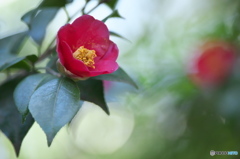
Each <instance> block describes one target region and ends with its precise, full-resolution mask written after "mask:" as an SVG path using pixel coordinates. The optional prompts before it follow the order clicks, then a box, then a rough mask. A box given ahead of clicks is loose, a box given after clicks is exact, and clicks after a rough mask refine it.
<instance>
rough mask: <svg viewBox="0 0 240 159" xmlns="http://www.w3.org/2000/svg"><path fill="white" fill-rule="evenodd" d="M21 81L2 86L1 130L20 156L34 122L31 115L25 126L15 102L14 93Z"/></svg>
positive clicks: (0, 106)
mask: <svg viewBox="0 0 240 159" xmlns="http://www.w3.org/2000/svg"><path fill="white" fill-rule="evenodd" d="M20 80H21V79H15V80H12V81H9V82H7V83H5V84H4V85H2V86H0V92H1V93H0V103H1V104H0V129H1V130H2V132H3V133H4V134H5V135H6V136H7V137H8V138H9V139H10V141H11V142H12V144H13V146H14V149H15V152H16V154H17V155H18V154H19V151H20V147H21V144H22V141H23V138H24V137H25V135H26V134H27V132H28V130H29V129H30V128H31V126H32V124H33V122H34V120H33V118H32V117H31V116H30V115H29V116H28V117H27V120H26V122H25V123H24V124H22V122H21V116H20V114H19V112H18V110H17V108H16V106H15V104H14V101H13V91H14V89H15V87H16V85H17V84H18V83H19V81H20Z"/></svg>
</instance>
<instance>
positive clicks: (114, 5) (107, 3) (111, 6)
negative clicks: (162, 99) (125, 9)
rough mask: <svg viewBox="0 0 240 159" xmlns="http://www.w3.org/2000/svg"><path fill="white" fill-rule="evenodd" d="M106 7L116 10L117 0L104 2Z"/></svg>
mask: <svg viewBox="0 0 240 159" xmlns="http://www.w3.org/2000/svg"><path fill="white" fill-rule="evenodd" d="M104 3H105V4H106V5H107V6H109V7H110V8H111V9H112V10H114V9H115V8H116V5H117V3H118V0H105V2H104Z"/></svg>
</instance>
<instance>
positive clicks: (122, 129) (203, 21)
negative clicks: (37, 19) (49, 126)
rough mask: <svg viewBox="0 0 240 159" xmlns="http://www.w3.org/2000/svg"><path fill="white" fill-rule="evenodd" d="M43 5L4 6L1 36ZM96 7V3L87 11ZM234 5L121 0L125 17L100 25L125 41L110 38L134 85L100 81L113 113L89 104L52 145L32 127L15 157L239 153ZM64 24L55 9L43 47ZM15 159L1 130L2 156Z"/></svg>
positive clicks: (220, 0) (214, 0)
mask: <svg viewBox="0 0 240 159" xmlns="http://www.w3.org/2000/svg"><path fill="white" fill-rule="evenodd" d="M39 3H40V0H21V1H20V0H8V1H5V0H0V9H1V15H0V38H3V37H5V36H8V35H11V34H13V33H16V32H19V31H23V30H26V29H27V26H26V25H25V24H24V23H23V22H21V20H20V19H21V16H22V15H23V14H25V13H26V12H27V11H29V10H31V9H33V8H34V7H36V6H37V5H38V4H39ZM96 4H97V1H96V0H92V1H91V2H90V4H89V6H88V7H89V8H86V9H91V8H92V7H94V6H95V5H96ZM83 5H84V1H83V0H74V2H73V3H71V4H69V5H67V8H66V9H67V10H68V11H69V14H70V15H72V14H74V13H75V12H76V11H77V10H78V9H79V8H80V7H82V6H83ZM239 7H240V2H239V1H238V0H232V1H228V0H211V1H209V0H201V1H200V0H199V1H197V0H168V1H167V0H152V1H139V0H131V1H128V0H119V3H118V5H117V8H118V10H119V13H120V15H122V16H123V17H124V19H118V18H112V19H109V20H108V21H107V22H106V25H107V26H108V28H109V30H111V31H114V32H116V33H119V34H120V35H122V36H123V37H125V38H127V39H128V40H123V39H120V38H116V37H112V38H111V39H112V40H113V41H114V42H115V43H116V44H117V45H118V47H119V50H120V56H119V59H118V63H119V65H120V66H122V67H123V68H124V70H126V72H127V73H128V74H129V75H130V76H131V77H132V78H133V79H134V81H136V83H137V84H138V86H139V89H138V90H136V89H134V88H132V87H131V86H129V85H127V84H122V83H116V82H105V93H106V95H105V98H106V100H107V102H108V104H109V108H110V112H111V115H110V116H107V115H106V114H105V113H104V112H103V111H102V110H101V109H100V108H99V107H97V106H95V105H93V104H91V103H88V102H85V103H84V104H83V106H82V108H81V109H80V111H79V112H78V114H77V115H76V117H75V118H74V120H73V121H72V123H71V124H70V125H69V126H66V127H64V128H62V129H61V131H60V132H59V133H58V134H57V136H56V137H55V139H54V141H53V144H52V146H51V147H50V148H48V147H47V141H46V137H45V134H44V133H43V131H42V130H41V128H40V127H39V125H38V124H36V123H35V124H34V125H33V127H32V128H31V129H30V131H29V133H28V135H27V136H26V137H25V139H24V141H23V144H22V148H21V151H20V156H19V159H43V158H44V159H67V158H69V159H161V158H162V159H176V158H180V159H181V158H182V159H198V158H199V159H200V158H201V159H202V158H204V159H205V158H206V159H207V158H212V156H210V151H211V150H215V151H238V153H239V152H240V136H239V134H240V115H239V114H240V98H239V95H240V71H239V69H238V68H239V65H240V63H239V61H240V60H239V53H238V52H239V51H238V50H239V44H240V43H239V33H240V32H239V31H240V30H239V29H240V25H239V22H240V19H239V13H240V10H239ZM110 13H111V10H110V9H109V8H108V7H107V6H104V5H101V6H100V7H99V8H98V9H96V10H95V11H93V12H92V13H91V15H93V16H94V17H95V18H96V19H99V20H102V19H104V18H105V17H106V16H107V15H108V14H110ZM79 15H80V14H79ZM79 15H76V17H77V16H79ZM66 19H67V17H66V15H65V13H64V11H63V10H60V11H59V13H58V15H57V17H56V18H55V19H54V20H53V21H52V22H51V23H50V25H49V26H48V29H47V34H46V38H45V40H44V42H43V48H42V49H44V47H45V48H46V47H47V45H48V44H49V42H50V41H51V40H52V39H53V38H54V37H55V35H56V33H57V31H58V29H59V28H60V27H61V26H62V25H64V23H65V21H66ZM29 52H31V53H36V54H37V49H36V47H35V44H34V43H33V42H32V41H31V39H28V40H27V42H26V45H25V46H24V47H23V48H22V50H21V53H20V54H21V55H24V54H26V53H29ZM0 77H1V78H4V74H3V73H0ZM0 80H1V79H0ZM1 93H2V92H1ZM217 157H218V158H226V159H238V158H239V155H237V156H226V155H225V156H217ZM15 158H16V157H15V154H14V150H13V147H12V146H11V143H10V142H9V141H8V139H7V138H6V137H5V136H4V135H3V134H2V133H0V159H15Z"/></svg>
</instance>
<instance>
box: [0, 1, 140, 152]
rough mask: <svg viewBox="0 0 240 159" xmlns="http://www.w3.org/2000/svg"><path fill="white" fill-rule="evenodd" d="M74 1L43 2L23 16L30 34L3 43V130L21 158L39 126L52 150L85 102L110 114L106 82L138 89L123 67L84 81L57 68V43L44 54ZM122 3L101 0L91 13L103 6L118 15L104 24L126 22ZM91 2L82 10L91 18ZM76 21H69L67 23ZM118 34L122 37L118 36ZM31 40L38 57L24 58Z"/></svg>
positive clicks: (0, 53)
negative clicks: (54, 25) (52, 30)
mask: <svg viewBox="0 0 240 159" xmlns="http://www.w3.org/2000/svg"><path fill="white" fill-rule="evenodd" d="M71 2H72V0H53V1H49V0H43V1H42V3H41V4H40V5H39V6H38V7H36V8H35V9H33V10H30V11H29V12H27V13H26V14H24V15H23V16H22V18H21V20H22V21H23V22H24V23H26V25H27V26H28V30H27V31H24V32H20V33H17V34H13V35H9V36H7V37H5V38H2V39H0V48H1V49H0V57H1V58H0V71H1V73H3V74H6V76H7V78H6V79H5V80H4V81H2V83H0V92H1V94H0V103H1V104H0V119H1V120H0V129H1V131H2V132H3V133H4V134H5V135H6V136H7V137H8V138H9V139H10V141H11V142H12V144H13V146H14V148H15V151H16V154H17V155H18V154H19V151H20V146H21V143H22V141H23V139H24V136H25V135H26V134H27V132H28V130H29V129H30V128H31V126H32V124H33V122H34V121H36V122H37V123H38V124H39V125H40V126H41V128H42V129H43V131H44V132H45V134H46V136H47V141H48V145H49V146H50V145H51V143H52V141H53V139H54V137H55V135H56V134H57V133H58V131H59V130H60V129H61V128H62V127H63V126H65V125H67V124H68V123H70V122H71V120H72V119H73V118H74V116H75V114H76V113H77V112H78V110H79V109H80V108H81V104H82V102H83V101H90V102H93V103H95V104H96V105H98V106H100V107H101V108H102V109H103V111H105V112H106V113H107V114H110V113H111V112H109V109H108V106H107V103H106V101H105V98H104V87H103V80H110V81H119V82H126V83H129V84H131V85H133V86H134V87H136V88H137V86H136V84H135V83H134V81H133V80H132V79H131V78H130V77H129V76H128V75H127V73H126V72H124V71H123V70H122V69H121V68H119V70H117V71H116V72H114V73H112V74H108V75H100V76H96V77H92V78H89V79H87V80H83V81H76V80H75V79H71V78H69V77H65V76H64V75H61V74H60V73H61V72H60V73H58V70H57V67H56V61H57V59H58V57H57V56H56V52H55V50H56V44H55V43H54V42H55V39H53V41H52V42H51V43H50V44H49V46H48V47H47V49H46V50H45V51H44V52H41V47H42V44H43V40H44V39H45V36H46V29H47V27H48V25H49V23H51V21H52V20H53V19H54V18H55V16H56V15H57V13H58V11H59V10H60V9H62V8H64V9H65V11H66V14H67V16H69V14H68V12H67V10H66V8H65V7H66V5H67V4H68V3H71ZM117 2H118V1H117V0H104V1H99V3H98V5H97V6H95V7H94V8H93V9H92V10H94V9H95V8H97V7H98V6H99V5H100V4H104V5H107V6H109V7H110V8H111V9H112V10H113V11H112V14H110V15H109V16H107V17H106V18H105V20H107V19H109V18H113V17H121V16H120V14H119V13H118V11H117V10H116V9H115V8H116V4H117ZM88 3H89V0H86V4H85V6H83V8H79V9H80V11H83V12H82V13H83V14H90V12H91V11H92V10H91V11H90V12H88V13H85V11H84V9H85V7H86V5H87V4H88ZM71 20H72V18H71V17H69V18H68V21H67V22H66V23H68V22H69V21H71ZM105 20H104V21H105ZM115 35H117V36H118V37H120V38H121V36H119V35H118V34H117V33H115ZM28 38H31V39H32V40H33V41H34V42H35V43H36V44H37V45H36V47H37V50H38V51H39V52H38V55H35V54H28V55H26V56H19V55H18V54H19V52H20V51H21V49H22V47H23V46H24V45H25V43H24V42H25V39H28ZM47 58H50V59H51V60H50V61H49V62H48V63H47V64H46V67H44V68H42V67H41V68H39V67H38V65H37V64H38V63H41V62H42V61H44V60H45V59H47ZM42 69H44V70H45V73H44V72H43V71H42ZM21 116H22V117H21Z"/></svg>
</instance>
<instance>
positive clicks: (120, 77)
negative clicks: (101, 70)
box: [93, 67, 138, 88]
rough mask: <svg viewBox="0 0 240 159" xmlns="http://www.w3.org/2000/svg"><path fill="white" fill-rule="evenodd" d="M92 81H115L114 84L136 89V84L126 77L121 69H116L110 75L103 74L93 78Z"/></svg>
mask: <svg viewBox="0 0 240 159" xmlns="http://www.w3.org/2000/svg"><path fill="white" fill-rule="evenodd" d="M93 78H94V79H99V80H106V81H116V82H124V83H128V84H131V85H132V86H134V87H135V88H138V86H137V85H136V83H135V82H134V81H133V80H132V79H131V78H130V77H129V76H128V74H127V73H126V72H125V71H124V70H123V69H122V68H120V67H119V68H118V70H117V71H115V72H113V73H111V74H104V75H100V76H96V77H93Z"/></svg>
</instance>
